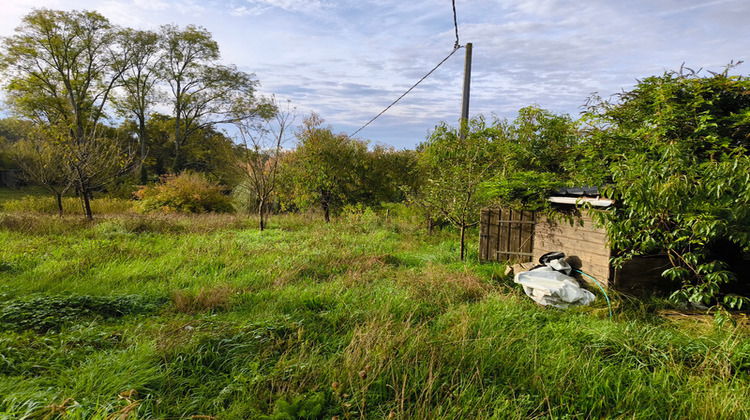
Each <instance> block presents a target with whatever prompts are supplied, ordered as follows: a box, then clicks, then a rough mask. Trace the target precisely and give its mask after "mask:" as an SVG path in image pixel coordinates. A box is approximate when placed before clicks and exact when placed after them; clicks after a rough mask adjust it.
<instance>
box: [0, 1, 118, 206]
mask: <svg viewBox="0 0 750 420" xmlns="http://www.w3.org/2000/svg"><path fill="white" fill-rule="evenodd" d="M120 40H121V39H120V34H119V32H118V30H117V28H116V27H113V26H112V25H111V24H110V23H109V21H108V20H107V19H106V18H104V17H103V16H101V15H100V14H98V13H96V12H88V11H83V12H79V11H70V12H66V11H54V10H48V9H37V10H34V11H33V12H31V13H29V14H28V15H26V16H25V17H24V18H23V21H22V24H21V26H20V27H18V28H17V29H16V34H15V35H13V36H10V37H7V38H5V39H4V45H3V47H4V49H3V53H2V57H1V59H0V65H1V66H2V72H3V73H4V75H5V81H6V82H5V86H4V87H5V90H6V92H7V94H8V101H9V102H10V104H11V105H12V110H13V111H14V112H16V113H18V114H20V115H21V116H24V117H26V118H29V119H32V120H33V121H35V122H36V123H38V124H40V125H42V126H44V127H46V128H45V130H46V131H47V132H48V133H50V135H52V136H53V137H54V138H55V139H56V140H55V142H54V143H53V144H54V145H55V147H58V148H60V149H61V156H62V162H63V164H64V168H65V169H66V174H67V175H68V176H70V177H72V178H71V182H72V183H73V185H74V188H75V189H76V191H77V192H78V194H79V196H80V197H81V198H82V200H83V205H84V208H85V214H86V216H87V217H88V218H91V217H92V214H91V206H90V203H89V199H90V196H91V193H92V192H93V190H94V189H95V188H97V186H99V185H101V181H102V180H103V176H104V175H105V174H113V173H114V172H113V171H112V169H113V168H114V167H117V166H118V165H119V166H121V167H122V166H125V164H126V163H127V157H123V153H121V151H119V150H117V147H118V146H119V145H118V144H117V142H115V141H106V140H105V139H104V138H103V137H101V136H100V134H99V131H100V128H101V126H100V122H101V121H102V120H103V119H104V118H105V107H106V106H107V104H108V103H109V101H110V94H111V92H112V90H113V88H114V86H115V84H116V83H117V81H118V80H119V79H120V76H121V75H122V73H123V71H124V70H125V68H127V66H128V65H129V62H130V56H129V52H128V51H126V50H124V49H123V48H122V45H121V43H120V42H119V41H120Z"/></svg>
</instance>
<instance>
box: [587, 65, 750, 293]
mask: <svg viewBox="0 0 750 420" xmlns="http://www.w3.org/2000/svg"><path fill="white" fill-rule="evenodd" d="M729 70H730V67H728V68H727V69H726V70H725V71H724V72H722V73H718V74H712V75H711V76H707V77H703V76H700V75H698V74H696V73H694V72H687V73H686V72H684V71H683V72H681V73H666V74H664V75H662V76H654V77H649V78H646V79H644V80H642V81H640V82H639V83H638V85H637V86H636V88H635V89H634V90H632V91H630V92H625V93H623V94H622V95H620V97H619V100H618V101H616V102H608V101H602V100H595V101H593V102H592V103H591V104H590V107H589V110H588V112H587V114H586V115H585V116H584V117H585V121H586V122H587V123H588V127H587V131H588V134H587V137H586V139H585V141H584V142H583V143H582V144H581V145H580V151H579V153H578V155H577V157H578V166H579V168H580V169H581V171H580V173H579V174H578V176H579V177H580V178H583V179H588V180H591V179H594V180H599V181H600V182H607V181H610V182H612V184H611V188H609V191H608V194H609V195H610V196H611V197H612V198H614V199H616V200H617V201H618V202H619V203H620V204H621V206H618V207H617V208H615V209H613V210H611V211H609V212H606V213H602V214H601V215H602V217H603V218H604V219H605V222H606V223H607V227H608V232H609V236H610V240H611V241H612V244H613V245H614V247H615V248H616V249H618V250H619V252H620V253H619V254H618V256H617V258H616V262H622V261H624V260H627V259H629V258H632V257H633V256H636V255H643V254H650V253H665V254H667V255H668V256H669V258H670V261H671V263H672V268H670V269H668V270H667V271H665V272H664V274H663V275H664V276H666V277H669V278H672V279H674V280H679V281H681V283H682V287H681V289H680V290H678V291H677V292H676V293H675V295H674V296H675V297H683V298H687V299H689V300H691V301H696V302H697V301H703V302H705V303H708V302H711V301H714V299H716V298H718V297H719V295H720V290H721V286H722V285H723V284H725V283H727V282H729V281H731V280H732V279H733V278H734V277H735V276H734V274H733V273H732V272H731V271H729V267H728V265H727V263H726V262H725V261H723V260H722V258H723V256H722V255H719V254H717V253H715V252H712V249H713V248H714V247H715V246H716V245H717V244H718V243H720V242H722V241H729V242H730V243H732V244H734V245H735V246H736V247H739V248H740V249H742V250H743V251H745V252H748V251H750V158H749V157H748V153H747V152H748V146H750V80H748V79H747V78H745V77H741V76H730V75H729V73H728V72H729ZM742 302H743V299H740V298H737V297H736V296H731V295H728V296H724V298H723V300H721V301H719V304H720V305H728V306H730V307H731V306H735V307H737V306H740V305H741V304H742Z"/></svg>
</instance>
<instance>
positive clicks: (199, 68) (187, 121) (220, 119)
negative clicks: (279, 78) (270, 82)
mask: <svg viewBox="0 0 750 420" xmlns="http://www.w3.org/2000/svg"><path fill="white" fill-rule="evenodd" d="M160 34H161V38H160V43H161V49H162V51H163V56H162V57H161V59H160V63H161V68H160V77H161V78H162V79H163V80H165V81H166V82H167V83H168V84H169V87H170V93H171V102H172V106H173V110H174V114H173V116H174V118H175V124H174V138H173V141H174V164H173V168H172V169H173V171H174V172H180V171H181V170H182V169H184V167H185V156H184V154H183V152H182V148H183V146H184V145H185V144H186V143H187V142H188V140H189V139H190V136H191V135H192V134H193V133H194V132H196V131H199V130H202V129H205V128H207V127H212V126H215V125H216V124H220V123H228V122H232V121H233V117H231V116H230V113H231V112H232V110H233V109H235V106H236V104H237V102H238V101H245V102H248V103H253V102H254V94H255V88H256V86H257V84H258V82H257V81H256V80H254V79H253V76H254V75H252V74H248V73H245V72H242V71H239V70H238V69H237V68H236V67H235V66H233V65H229V66H226V65H221V64H219V63H218V59H219V45H218V44H217V43H216V41H214V39H213V38H212V36H211V34H210V33H209V32H208V31H207V30H205V29H204V28H201V27H197V26H194V25H188V26H187V27H185V28H184V29H180V28H179V27H178V26H176V25H164V26H162V27H161V33H160Z"/></svg>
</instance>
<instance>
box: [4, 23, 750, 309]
mask: <svg viewBox="0 0 750 420" xmlns="http://www.w3.org/2000/svg"><path fill="white" fill-rule="evenodd" d="M2 48H3V49H2V53H1V55H0V71H1V72H2V76H3V87H4V90H5V92H6V97H7V104H8V109H9V110H10V111H11V112H13V113H14V117H13V118H8V119H5V120H2V121H0V138H2V140H3V141H5V143H6V144H5V147H4V149H3V150H4V152H3V156H0V157H1V158H2V160H1V162H2V164H3V165H4V166H5V167H6V168H7V167H16V168H18V169H20V170H22V171H23V173H24V174H25V176H26V178H27V179H28V180H29V181H31V182H34V183H38V184H40V185H43V186H45V187H47V188H48V189H49V190H50V191H51V192H52V193H54V194H55V195H56V196H57V197H58V201H59V199H60V197H61V196H62V195H64V194H66V193H68V192H69V191H71V190H72V191H75V192H76V194H77V195H78V196H79V197H81V200H82V203H83V204H82V205H83V207H84V209H85V212H86V215H87V216H88V217H91V210H90V206H89V204H88V203H89V199H90V197H91V195H92V194H93V193H94V192H97V191H102V190H105V189H106V190H110V191H113V190H115V189H116V188H117V185H118V184H119V185H132V184H136V183H141V184H145V183H147V182H153V181H157V180H158V179H159V177H160V176H162V175H165V174H179V173H181V172H183V171H185V170H190V171H193V172H199V173H202V174H204V175H205V176H206V177H207V178H208V179H210V180H212V181H213V182H216V183H218V184H221V185H225V186H227V187H228V189H230V190H233V191H235V193H236V194H239V195H240V196H242V197H244V200H245V203H246V204H245V205H246V209H247V210H248V211H254V212H257V214H258V215H259V223H260V228H261V229H263V227H264V226H265V218H266V215H267V213H268V211H269V210H271V209H272V208H275V209H286V210H295V209H299V210H306V209H310V208H318V209H319V211H320V213H321V214H322V217H323V218H324V219H325V220H326V221H329V220H330V218H331V216H332V215H333V214H335V213H337V212H338V211H341V209H342V208H344V207H345V206H347V205H363V206H374V207H377V206H379V205H382V204H383V203H389V202H407V203H408V204H409V205H410V206H412V208H414V209H417V210H418V211H419V212H421V213H422V214H423V216H424V218H425V220H426V221H427V222H428V223H429V224H430V225H432V224H434V223H436V222H439V221H445V222H448V223H451V224H453V225H454V226H455V227H456V228H457V229H458V230H459V232H460V233H459V234H460V238H461V240H460V244H461V245H460V255H461V258H462V259H463V258H464V255H465V245H464V243H465V235H466V231H467V229H469V228H471V227H472V226H475V225H476V224H477V223H478V217H479V209H480V208H481V207H482V206H487V205H496V206H510V207H522V208H525V209H545V208H546V207H547V206H548V202H547V201H546V197H547V196H548V195H549V194H550V192H551V191H553V190H554V189H555V188H556V187H559V186H562V185H579V186H580V185H594V186H598V187H600V188H601V189H602V190H603V191H604V192H605V193H606V194H607V195H608V196H609V197H610V198H613V199H615V200H616V202H617V206H616V207H615V208H613V209H611V210H610V211H608V212H601V213H599V215H600V218H601V221H602V222H603V223H605V225H606V226H607V230H608V232H609V235H610V239H611V241H612V244H613V246H614V247H615V249H617V250H618V253H617V255H616V256H615V261H616V262H617V261H624V260H626V259H628V258H632V257H633V256H637V255H644V254H650V253H664V254H666V255H668V256H669V258H670V260H671V261H672V268H670V269H669V270H667V271H666V272H665V276H668V277H671V278H673V279H676V280H680V281H682V282H683V287H682V288H681V289H680V293H682V296H683V297H686V298H689V299H693V300H700V299H704V298H705V299H709V298H713V297H715V296H717V294H718V293H719V287H720V286H721V285H722V284H725V283H728V282H730V281H731V280H733V279H736V277H737V275H736V273H734V272H732V271H731V270H730V268H731V267H730V264H729V262H728V261H726V258H723V256H722V251H720V250H721V249H725V248H726V246H727V244H728V245H731V247H733V249H736V250H737V252H739V253H740V256H739V257H738V258H740V259H742V258H745V259H747V258H746V257H745V256H746V255H748V253H750V230H749V228H748V227H749V226H750V212H749V211H748V209H750V203H749V202H748V200H750V178H748V177H749V176H750V175H748V174H750V160H749V158H748V155H747V150H748V147H749V146H750V144H749V143H750V140H748V139H750V111H748V110H750V82H748V79H747V78H745V77H743V76H733V75H730V71H731V70H732V69H733V68H735V66H736V64H737V63H731V64H730V65H729V66H727V68H726V69H725V70H724V71H722V72H718V73H711V72H709V73H708V75H704V74H699V72H694V71H692V70H690V69H686V68H682V69H680V71H678V72H667V73H665V74H663V75H661V76H652V77H648V78H645V79H643V80H640V81H639V82H638V84H637V85H636V87H635V88H634V89H633V90H631V91H628V92H623V93H621V94H619V95H613V96H612V97H610V98H600V97H597V96H593V97H591V98H589V100H588V102H587V103H586V105H585V106H584V107H583V111H582V113H581V115H580V117H579V118H578V119H576V120H574V119H572V118H571V117H570V116H568V115H558V114H555V113H552V112H549V111H546V110H543V109H541V108H539V107H537V106H530V107H526V108H523V109H521V110H520V111H519V113H518V116H517V118H515V119H514V120H512V121H510V120H507V119H503V118H499V117H496V116H491V117H489V118H488V117H485V116H481V115H480V116H477V117H475V118H473V119H471V120H470V121H461V122H460V124H459V125H458V126H453V125H451V124H448V123H446V122H443V123H441V124H439V125H438V126H437V127H435V128H434V129H433V130H432V131H431V132H430V133H429V135H428V136H427V138H426V139H425V141H424V142H422V143H421V144H419V145H418V146H417V148H416V150H395V149H393V148H392V147H388V146H382V145H374V146H373V145H371V144H370V143H369V142H368V141H367V140H363V139H359V138H351V137H349V136H347V135H345V134H336V133H335V132H334V130H333V128H332V127H331V126H329V125H326V124H325V121H324V120H323V118H322V117H321V116H319V115H317V114H315V113H312V114H310V115H306V116H300V115H299V114H298V113H297V111H296V110H295V109H294V107H293V106H292V105H291V104H290V103H289V102H287V103H283V102H282V101H278V100H277V99H276V98H274V97H265V98H264V97H259V96H258V95H257V92H256V88H257V86H258V81H257V80H256V79H255V77H254V75H252V74H250V73H245V72H242V71H240V70H238V69H237V68H236V67H235V66H232V65H224V64H221V63H220V62H219V58H220V54H219V46H218V44H217V43H216V42H215V41H214V40H213V39H212V37H211V34H210V33H208V32H207V31H206V30H205V29H203V28H200V27H196V26H187V27H185V28H180V27H177V26H175V25H164V26H162V27H160V28H159V29H158V30H156V31H136V30H132V29H129V28H121V27H117V26H115V25H112V24H111V23H110V22H109V21H108V20H107V19H106V18H104V17H103V16H101V15H99V14H98V13H96V12H85V11H84V12H78V11H72V12H62V11H54V10H47V9H39V10H35V11H33V12H32V13H30V14H29V15H27V16H26V17H24V18H23V21H22V24H21V26H20V27H19V28H18V29H17V30H16V33H15V34H14V35H12V36H9V37H6V38H4V39H3V44H2ZM280 102H281V103H280ZM164 109H171V113H164V112H162V111H163V110H164ZM222 123H224V124H233V125H234V126H235V127H236V129H235V132H236V134H235V136H234V138H230V137H228V136H227V134H226V133H224V132H223V131H221V130H220V129H219V128H218V124H222ZM60 208H62V207H60ZM743 253H744V254H743ZM743 255H745V256H743ZM728 299H729V300H727V302H726V303H727V304H729V305H740V304H741V302H742V301H741V300H736V299H735V298H733V297H731V296H730V297H729V298H728ZM733 299H734V300H733Z"/></svg>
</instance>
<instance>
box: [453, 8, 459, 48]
mask: <svg viewBox="0 0 750 420" xmlns="http://www.w3.org/2000/svg"><path fill="white" fill-rule="evenodd" d="M452 1H453V27H454V28H456V45H454V46H453V48H458V47H459V43H458V19H456V0H452Z"/></svg>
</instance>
